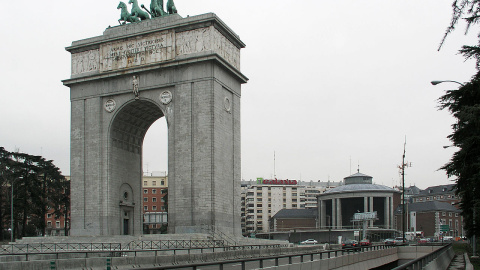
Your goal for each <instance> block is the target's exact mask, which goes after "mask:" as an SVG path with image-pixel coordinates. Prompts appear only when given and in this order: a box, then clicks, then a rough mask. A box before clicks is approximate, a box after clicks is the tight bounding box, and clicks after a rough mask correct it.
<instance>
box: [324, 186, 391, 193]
mask: <svg viewBox="0 0 480 270" xmlns="http://www.w3.org/2000/svg"><path fill="white" fill-rule="evenodd" d="M364 191H395V190H394V189H393V188H390V187H387V186H383V185H376V184H350V185H344V186H339V187H336V188H333V189H330V190H327V191H325V192H324V193H323V194H333V193H343V192H364Z"/></svg>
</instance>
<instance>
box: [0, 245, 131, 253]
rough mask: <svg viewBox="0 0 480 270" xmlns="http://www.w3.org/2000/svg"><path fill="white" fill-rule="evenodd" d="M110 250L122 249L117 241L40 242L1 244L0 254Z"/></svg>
mask: <svg viewBox="0 0 480 270" xmlns="http://www.w3.org/2000/svg"><path fill="white" fill-rule="evenodd" d="M77 250H78V251H86V250H87V251H105V250H107V251H110V250H122V244H119V243H107V244H102V243H65V244H61V243H41V244H7V245H2V246H1V249H0V255H3V254H5V255H8V254H12V253H17V254H18V253H44V252H66V251H77Z"/></svg>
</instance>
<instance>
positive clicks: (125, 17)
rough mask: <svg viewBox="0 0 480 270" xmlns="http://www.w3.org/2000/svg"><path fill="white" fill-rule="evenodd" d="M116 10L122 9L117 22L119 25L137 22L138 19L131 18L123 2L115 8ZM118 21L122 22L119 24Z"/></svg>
mask: <svg viewBox="0 0 480 270" xmlns="http://www.w3.org/2000/svg"><path fill="white" fill-rule="evenodd" d="M117 9H122V11H121V13H120V19H119V20H118V23H119V24H125V23H127V22H138V21H140V19H138V18H137V17H135V16H132V15H131V14H130V12H128V9H127V5H126V4H125V3H124V2H120V3H119V4H118V6H117ZM120 21H123V23H121V22H120Z"/></svg>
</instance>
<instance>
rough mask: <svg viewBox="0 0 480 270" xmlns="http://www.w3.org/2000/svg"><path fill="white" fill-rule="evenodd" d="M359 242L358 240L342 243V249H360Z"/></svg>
mask: <svg viewBox="0 0 480 270" xmlns="http://www.w3.org/2000/svg"><path fill="white" fill-rule="evenodd" d="M358 247H359V245H358V241H357V240H345V241H343V243H342V249H346V248H358Z"/></svg>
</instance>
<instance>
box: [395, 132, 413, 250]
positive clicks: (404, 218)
mask: <svg viewBox="0 0 480 270" xmlns="http://www.w3.org/2000/svg"><path fill="white" fill-rule="evenodd" d="M406 148H407V136H405V143H404V144H403V156H402V165H400V166H398V168H399V169H400V174H401V175H402V231H403V236H402V238H403V242H405V229H406V227H407V217H408V213H406V211H405V204H406V201H405V168H407V167H412V163H408V162H405V152H406V151H405V149H406Z"/></svg>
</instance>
